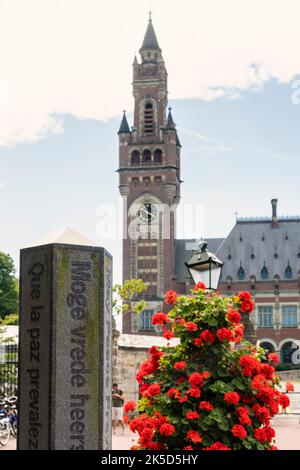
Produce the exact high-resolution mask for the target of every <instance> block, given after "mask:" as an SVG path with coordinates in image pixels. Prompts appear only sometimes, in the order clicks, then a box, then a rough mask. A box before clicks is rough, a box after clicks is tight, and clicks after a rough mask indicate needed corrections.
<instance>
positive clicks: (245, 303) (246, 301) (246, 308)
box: [238, 291, 254, 313]
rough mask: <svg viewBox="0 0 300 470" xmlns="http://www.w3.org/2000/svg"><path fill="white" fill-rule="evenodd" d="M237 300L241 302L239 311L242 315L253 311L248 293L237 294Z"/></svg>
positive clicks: (252, 303) (252, 304)
mask: <svg viewBox="0 0 300 470" xmlns="http://www.w3.org/2000/svg"><path fill="white" fill-rule="evenodd" d="M238 299H239V301H240V302H241V311H242V312H243V313H251V312H252V310H253V309H254V302H253V301H252V296H251V294H250V293H249V292H246V291H244V292H240V293H239V294H238Z"/></svg>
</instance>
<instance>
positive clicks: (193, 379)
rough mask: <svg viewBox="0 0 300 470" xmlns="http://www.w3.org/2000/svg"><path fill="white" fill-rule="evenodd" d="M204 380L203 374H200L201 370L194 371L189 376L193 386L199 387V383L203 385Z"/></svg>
mask: <svg viewBox="0 0 300 470" xmlns="http://www.w3.org/2000/svg"><path fill="white" fill-rule="evenodd" d="M202 382H203V376H202V375H201V374H199V372H194V373H193V374H191V375H190V376H189V383H190V384H191V385H192V386H193V387H198V385H201V384H202Z"/></svg>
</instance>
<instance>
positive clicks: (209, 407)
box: [199, 401, 214, 411]
mask: <svg viewBox="0 0 300 470" xmlns="http://www.w3.org/2000/svg"><path fill="white" fill-rule="evenodd" d="M199 408H200V410H206V411H212V410H213V409H214V406H213V405H212V404H211V403H209V401H202V402H201V403H200V405H199Z"/></svg>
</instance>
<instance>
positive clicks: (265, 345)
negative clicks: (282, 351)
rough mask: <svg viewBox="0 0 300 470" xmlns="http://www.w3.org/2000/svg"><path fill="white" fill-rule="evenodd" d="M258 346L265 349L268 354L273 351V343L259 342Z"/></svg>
mask: <svg viewBox="0 0 300 470" xmlns="http://www.w3.org/2000/svg"><path fill="white" fill-rule="evenodd" d="M260 347H261V348H263V349H264V350H265V351H267V353H268V354H270V353H273V352H275V350H274V346H273V344H272V343H269V342H267V341H264V342H263V343H260Z"/></svg>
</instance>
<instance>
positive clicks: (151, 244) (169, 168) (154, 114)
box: [118, 15, 181, 335]
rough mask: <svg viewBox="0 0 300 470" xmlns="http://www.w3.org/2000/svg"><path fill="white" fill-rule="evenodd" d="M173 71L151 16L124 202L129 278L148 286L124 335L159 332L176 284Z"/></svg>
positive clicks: (125, 149) (122, 172) (137, 81)
mask: <svg viewBox="0 0 300 470" xmlns="http://www.w3.org/2000/svg"><path fill="white" fill-rule="evenodd" d="M167 80H168V74H167V70H166V67H165V63H164V60H163V57H162V51H161V49H160V47H159V44H158V40H157V37H156V34H155V31H154V28H153V24H152V20H151V15H150V18H149V24H148V27H147V31H146V35H145V38H144V42H143V45H142V47H141V49H140V61H138V60H137V58H136V57H135V59H134V63H133V96H134V100H135V107H134V126H133V127H132V128H131V129H130V128H129V125H128V121H127V118H126V114H125V112H124V116H123V120H122V123H121V126H120V130H119V133H118V134H119V148H120V157H119V158H120V160H119V162H120V167H119V170H118V171H119V176H120V185H119V189H120V193H121V196H122V198H123V204H124V217H125V221H124V234H123V280H124V281H126V280H129V279H142V280H143V281H144V282H145V283H147V285H148V290H147V292H146V295H144V296H143V297H144V298H145V300H146V302H147V303H146V308H145V310H144V312H143V313H142V314H141V315H136V314H125V315H124V318H123V333H127V334H140V335H144V334H155V330H153V326H152V324H151V317H152V315H153V313H155V312H156V311H158V310H161V309H162V308H163V302H164V294H165V292H166V291H168V290H169V289H171V288H172V287H173V283H174V281H173V273H174V266H173V264H174V239H175V210H176V206H177V205H178V204H179V201H180V184H181V181H180V149H181V145H180V141H179V138H178V135H177V131H176V126H175V123H174V121H173V117H172V113H171V109H170V108H169V110H168V112H167V105H168V82H167Z"/></svg>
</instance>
